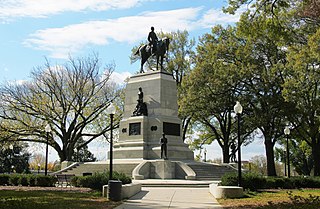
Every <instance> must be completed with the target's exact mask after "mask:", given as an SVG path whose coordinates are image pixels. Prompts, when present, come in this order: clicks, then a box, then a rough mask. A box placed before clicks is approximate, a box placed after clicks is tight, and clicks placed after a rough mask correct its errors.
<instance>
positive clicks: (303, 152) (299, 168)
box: [275, 139, 313, 176]
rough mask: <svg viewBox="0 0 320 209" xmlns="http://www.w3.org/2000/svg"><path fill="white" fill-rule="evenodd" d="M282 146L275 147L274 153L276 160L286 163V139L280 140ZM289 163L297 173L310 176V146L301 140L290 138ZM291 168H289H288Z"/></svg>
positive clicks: (311, 161) (311, 163)
mask: <svg viewBox="0 0 320 209" xmlns="http://www.w3.org/2000/svg"><path fill="white" fill-rule="evenodd" d="M279 144H280V145H281V146H282V147H276V149H275V154H276V159H277V161H280V162H282V163H284V164H285V163H287V153H286V146H287V144H286V140H285V139H283V140H280V141H279ZM289 158H290V165H292V166H293V167H294V170H295V171H296V172H297V173H298V174H299V175H304V176H310V174H311V170H312V168H313V159H312V152H311V147H310V146H309V145H308V144H307V143H306V141H303V140H295V139H290V141H289ZM290 170H291V169H290Z"/></svg>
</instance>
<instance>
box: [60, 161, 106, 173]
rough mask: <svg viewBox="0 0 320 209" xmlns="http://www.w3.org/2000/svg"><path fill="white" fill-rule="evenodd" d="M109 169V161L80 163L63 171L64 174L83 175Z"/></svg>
mask: <svg viewBox="0 0 320 209" xmlns="http://www.w3.org/2000/svg"><path fill="white" fill-rule="evenodd" d="M107 170H109V165H108V164H107V163H101V162H92V163H78V164H77V165H75V166H73V167H72V168H70V169H68V170H66V171H64V172H62V174H74V175H76V176H83V175H86V174H88V173H91V174H94V173H101V172H104V171H107Z"/></svg>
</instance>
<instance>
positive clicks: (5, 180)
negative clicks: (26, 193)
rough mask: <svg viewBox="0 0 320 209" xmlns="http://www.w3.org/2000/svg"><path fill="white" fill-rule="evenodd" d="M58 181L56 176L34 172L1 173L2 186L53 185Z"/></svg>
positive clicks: (0, 182)
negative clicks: (35, 173) (34, 173)
mask: <svg viewBox="0 0 320 209" xmlns="http://www.w3.org/2000/svg"><path fill="white" fill-rule="evenodd" d="M56 182H57V178H56V177H55V176H44V175H33V174H0V185H2V186H7V185H10V186H19V185H21V186H40V187H53V186H55V183H56Z"/></svg>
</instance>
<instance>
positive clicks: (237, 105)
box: [233, 101, 242, 187]
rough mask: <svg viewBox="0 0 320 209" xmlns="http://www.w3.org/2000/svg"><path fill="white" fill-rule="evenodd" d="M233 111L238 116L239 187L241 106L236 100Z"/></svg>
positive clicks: (239, 168)
mask: <svg viewBox="0 0 320 209" xmlns="http://www.w3.org/2000/svg"><path fill="white" fill-rule="evenodd" d="M233 109H234V112H235V113H236V114H237V116H238V186H239V187H241V140H240V116H241V113H242V106H241V104H240V102H238V101H237V103H236V105H235V106H234V108H233Z"/></svg>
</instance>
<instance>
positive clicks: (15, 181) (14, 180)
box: [9, 174, 20, 186]
mask: <svg viewBox="0 0 320 209" xmlns="http://www.w3.org/2000/svg"><path fill="white" fill-rule="evenodd" d="M19 179H20V175H19V174H11V175H10V177H9V184H10V185H11V186H18V185H19Z"/></svg>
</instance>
